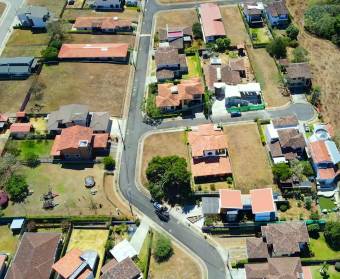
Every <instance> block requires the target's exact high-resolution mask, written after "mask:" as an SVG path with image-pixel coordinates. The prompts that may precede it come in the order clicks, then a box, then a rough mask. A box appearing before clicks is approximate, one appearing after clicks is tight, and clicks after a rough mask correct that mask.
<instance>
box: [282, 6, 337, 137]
mask: <svg viewBox="0 0 340 279" xmlns="http://www.w3.org/2000/svg"><path fill="white" fill-rule="evenodd" d="M307 3H308V2H307V1H303V0H288V1H287V6H288V9H289V11H290V13H291V14H292V16H294V21H295V22H296V24H297V25H298V26H299V29H300V35H299V38H298V39H299V43H300V44H301V46H303V47H304V48H305V49H306V50H307V51H308V52H309V57H310V61H309V63H310V65H311V68H312V74H313V80H312V82H313V84H314V85H318V86H320V87H321V103H322V111H321V113H322V116H323V117H324V120H325V122H331V124H332V125H333V127H334V130H335V139H336V141H337V142H338V143H340V109H339V104H340V94H339V92H340V82H339V76H340V68H339V66H338V65H339V63H340V51H339V49H338V48H337V47H336V46H335V45H334V44H332V43H331V42H330V41H327V40H323V39H320V38H317V37H314V36H312V35H310V34H308V33H307V32H305V31H304V30H303V13H304V12H305V10H306V8H307Z"/></svg>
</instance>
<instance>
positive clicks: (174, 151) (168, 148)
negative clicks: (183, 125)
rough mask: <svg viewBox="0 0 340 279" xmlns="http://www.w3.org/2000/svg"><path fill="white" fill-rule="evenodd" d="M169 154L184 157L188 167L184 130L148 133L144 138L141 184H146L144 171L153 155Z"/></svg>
mask: <svg viewBox="0 0 340 279" xmlns="http://www.w3.org/2000/svg"><path fill="white" fill-rule="evenodd" d="M170 155H177V156H179V157H183V158H186V159H187V161H188V167H189V166H190V165H189V164H190V163H189V159H188V148H187V146H186V144H185V133H184V132H169V133H157V134H153V135H150V136H148V137H147V138H146V139H145V141H144V146H143V158H142V169H141V179H142V184H143V185H146V183H147V179H146V176H145V171H146V168H147V167H148V162H150V161H151V159H152V158H153V157H155V156H170Z"/></svg>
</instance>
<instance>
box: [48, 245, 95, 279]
mask: <svg viewBox="0 0 340 279" xmlns="http://www.w3.org/2000/svg"><path fill="white" fill-rule="evenodd" d="M98 259H99V257H98V254H97V252H96V251H93V250H86V251H82V250H80V249H78V248H73V249H72V250H71V251H69V252H67V253H66V254H65V256H64V257H62V258H61V259H59V261H57V262H56V263H54V264H53V266H52V269H53V270H54V271H55V272H56V273H57V274H59V277H60V278H62V279H69V278H72V279H88V278H94V276H95V274H94V270H95V269H96V267H97V264H98Z"/></svg>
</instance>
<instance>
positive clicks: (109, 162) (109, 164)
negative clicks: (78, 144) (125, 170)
mask: <svg viewBox="0 0 340 279" xmlns="http://www.w3.org/2000/svg"><path fill="white" fill-rule="evenodd" d="M103 163H104V168H105V169H106V170H113V169H114V168H115V167H116V161H115V160H114V159H113V158H112V156H106V157H104V159H103Z"/></svg>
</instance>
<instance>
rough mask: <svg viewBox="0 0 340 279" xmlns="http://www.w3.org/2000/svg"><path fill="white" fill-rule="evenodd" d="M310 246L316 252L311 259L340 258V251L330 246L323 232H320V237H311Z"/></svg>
mask: <svg viewBox="0 0 340 279" xmlns="http://www.w3.org/2000/svg"><path fill="white" fill-rule="evenodd" d="M309 248H310V250H311V251H312V252H313V253H314V257H312V258H310V259H315V260H319V261H324V260H340V251H334V250H333V249H331V248H330V247H329V246H328V244H327V243H326V240H325V237H324V235H323V233H320V236H319V238H318V239H313V238H310V239H309Z"/></svg>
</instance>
